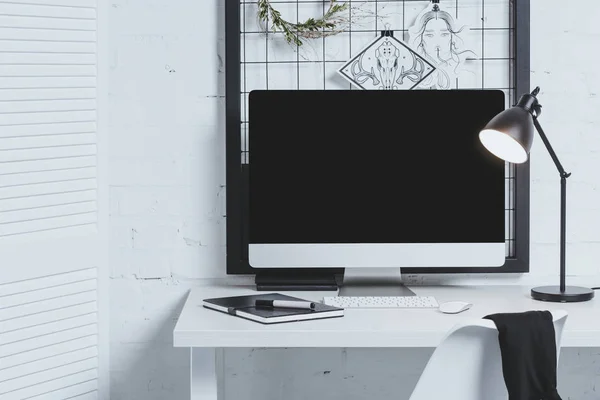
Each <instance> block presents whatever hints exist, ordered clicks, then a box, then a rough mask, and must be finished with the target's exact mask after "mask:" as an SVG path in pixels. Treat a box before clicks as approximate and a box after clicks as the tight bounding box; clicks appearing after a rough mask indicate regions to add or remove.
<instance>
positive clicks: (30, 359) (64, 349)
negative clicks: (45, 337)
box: [0, 335, 98, 378]
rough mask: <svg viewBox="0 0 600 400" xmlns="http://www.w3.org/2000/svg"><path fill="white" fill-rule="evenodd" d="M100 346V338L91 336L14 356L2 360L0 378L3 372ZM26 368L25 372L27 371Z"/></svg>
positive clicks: (0, 360) (0, 359)
mask: <svg viewBox="0 0 600 400" xmlns="http://www.w3.org/2000/svg"><path fill="white" fill-rule="evenodd" d="M97 346H98V336H97V335H90V336H85V337H81V338H77V339H75V340H69V341H64V342H62V343H57V344H55V345H51V346H47V347H40V348H39V349H36V350H32V351H27V352H22V353H18V354H14V355H12V356H8V357H4V358H0V362H2V369H1V370H0V378H2V376H3V375H2V371H4V370H6V369H9V368H17V367H21V366H25V365H28V364H31V363H34V362H38V361H42V360H47V359H49V358H51V357H56V356H58V355H61V354H67V353H70V352H73V351H79V350H82V349H88V348H92V347H96V348H97ZM27 370H28V368H25V369H24V371H27Z"/></svg>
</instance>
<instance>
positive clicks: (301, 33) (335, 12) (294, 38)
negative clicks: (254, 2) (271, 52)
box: [258, 0, 351, 46]
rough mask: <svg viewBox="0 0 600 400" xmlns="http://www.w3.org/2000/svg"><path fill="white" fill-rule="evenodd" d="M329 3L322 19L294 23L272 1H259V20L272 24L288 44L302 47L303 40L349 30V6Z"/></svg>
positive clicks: (334, 2)
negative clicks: (282, 14) (282, 15)
mask: <svg viewBox="0 0 600 400" xmlns="http://www.w3.org/2000/svg"><path fill="white" fill-rule="evenodd" d="M328 1H329V7H328V9H327V11H325V13H324V14H323V16H322V17H321V18H309V19H307V20H306V21H304V22H298V23H293V22H289V21H286V20H285V19H283V18H282V17H281V13H280V12H279V11H278V10H276V9H275V8H274V7H273V5H272V4H271V2H270V0H258V18H259V20H260V21H261V22H263V23H269V22H270V23H271V27H272V29H273V31H275V32H276V31H281V32H283V35H284V37H285V40H286V41H287V42H288V43H290V44H295V45H297V46H302V44H303V43H302V40H301V38H306V39H316V38H322V37H326V36H332V35H336V34H338V33H340V32H344V31H345V30H346V29H347V27H348V25H349V23H350V19H351V16H350V14H349V13H348V15H345V14H347V13H345V12H344V11H346V10H348V7H349V6H348V4H347V3H338V2H337V0H328ZM267 29H268V27H267Z"/></svg>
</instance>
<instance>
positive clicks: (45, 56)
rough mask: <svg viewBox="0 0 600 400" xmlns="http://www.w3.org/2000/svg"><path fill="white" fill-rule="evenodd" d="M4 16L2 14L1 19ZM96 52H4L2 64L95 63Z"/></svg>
mask: <svg viewBox="0 0 600 400" xmlns="http://www.w3.org/2000/svg"><path fill="white" fill-rule="evenodd" d="M1 20H2V17H1V16H0V21H1ZM95 63H96V55H95V54H87V53H79V54H67V53H19V52H14V53H4V54H2V58H1V59H0V65H7V64H20V65H26V64H44V65H63V64H69V65H94V64H95Z"/></svg>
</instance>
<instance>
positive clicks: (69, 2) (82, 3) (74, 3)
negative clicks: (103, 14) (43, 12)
mask: <svg viewBox="0 0 600 400" xmlns="http://www.w3.org/2000/svg"><path fill="white" fill-rule="evenodd" d="M10 2H11V3H14V4H37V5H41V6H69V7H81V8H95V7H96V0H10Z"/></svg>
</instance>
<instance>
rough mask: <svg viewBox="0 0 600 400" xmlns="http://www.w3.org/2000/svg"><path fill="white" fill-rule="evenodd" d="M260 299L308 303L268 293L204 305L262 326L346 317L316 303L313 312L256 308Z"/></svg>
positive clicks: (226, 298)
mask: <svg viewBox="0 0 600 400" xmlns="http://www.w3.org/2000/svg"><path fill="white" fill-rule="evenodd" d="M259 299H260V300H287V301H308V300H305V299H299V298H297V297H291V296H286V295H284V294H279V293H268V294H258V295H249V296H236V297H219V298H214V299H205V300H204V303H203V305H204V307H206V308H210V309H212V310H217V311H221V312H224V313H228V314H231V315H235V316H237V317H241V318H246V319H250V320H252V321H256V322H260V323H262V324H276V323H280V322H294V321H306V320H311V319H321V318H334V317H343V316H344V309H343V308H337V307H331V306H327V305H325V304H322V303H315V308H314V309H312V310H308V309H306V310H305V309H297V308H272V307H255V306H254V303H255V302H256V300H259Z"/></svg>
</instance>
